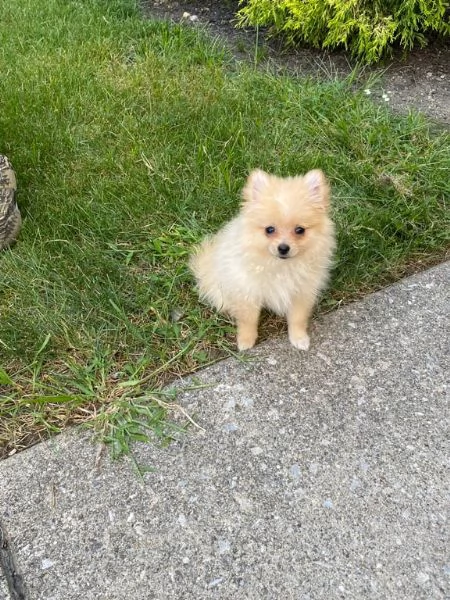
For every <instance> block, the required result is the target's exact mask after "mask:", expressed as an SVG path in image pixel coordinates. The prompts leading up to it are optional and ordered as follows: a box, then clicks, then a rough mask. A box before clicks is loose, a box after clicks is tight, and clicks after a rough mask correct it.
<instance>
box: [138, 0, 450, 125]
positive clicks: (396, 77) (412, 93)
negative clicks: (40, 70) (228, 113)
mask: <svg viewBox="0 0 450 600" xmlns="http://www.w3.org/2000/svg"><path fill="white" fill-rule="evenodd" d="M238 4H239V3H238V0H221V1H220V0H197V1H196V2H195V1H190V2H184V1H182V0H141V5H142V8H143V10H144V13H145V14H146V15H148V16H149V17H153V18H166V19H171V20H173V21H176V22H180V21H184V22H186V23H189V24H191V25H192V26H193V27H198V26H206V27H208V28H209V29H210V31H212V33H213V34H214V35H217V36H219V37H220V38H221V39H222V40H223V41H224V42H225V43H227V44H228V45H229V46H230V48H231V49H232V51H233V52H234V54H235V55H237V56H238V57H239V58H242V59H249V60H251V59H252V57H253V56H254V54H255V48H256V43H257V39H258V44H259V45H260V47H262V50H263V52H262V54H263V56H264V57H265V59H264V60H266V61H270V62H271V63H272V64H273V65H275V66H276V67H279V68H288V69H289V70H290V71H292V72H293V73H297V74H309V75H311V74H312V75H317V76H319V77H330V76H335V75H336V74H339V75H345V74H347V73H349V72H350V71H351V70H352V65H351V62H350V59H349V58H348V56H347V55H346V54H345V53H344V52H333V53H329V52H322V51H318V50H312V49H303V48H302V49H297V50H296V51H289V52H287V51H286V50H284V49H283V48H282V46H281V45H280V44H279V43H276V42H274V41H269V40H267V39H266V36H265V35H264V32H261V31H260V32H259V35H258V38H257V36H256V32H255V30H253V29H248V30H245V31H243V30H237V29H236V28H235V27H234V21H235V14H236V11H237V9H238ZM186 13H188V14H186ZM192 16H193V17H194V18H193V20H191V17H192ZM260 55H261V52H260ZM373 72H375V73H379V72H382V73H383V74H382V77H381V79H380V80H379V82H378V83H377V85H376V86H375V87H374V89H372V90H371V92H372V94H373V97H374V98H375V99H377V100H379V101H380V102H389V105H390V106H392V108H393V109H394V110H401V111H404V110H407V109H408V108H415V109H418V110H420V111H422V112H424V113H425V114H427V115H428V116H429V117H431V118H432V119H433V120H436V121H438V122H440V123H443V124H447V125H448V124H450V46H449V44H448V43H444V42H436V43H433V44H431V45H430V46H428V47H427V48H425V49H417V50H414V51H413V52H412V53H411V54H410V55H409V56H408V57H407V59H406V60H403V59H402V57H401V55H400V54H399V55H398V56H397V57H395V58H394V59H393V60H391V61H389V62H387V63H386V64H384V65H383V66H382V67H380V66H377V67H375V68H372V69H366V70H365V74H367V75H369V74H370V73H373ZM386 98H387V99H386Z"/></svg>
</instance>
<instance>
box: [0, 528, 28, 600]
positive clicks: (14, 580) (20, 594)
mask: <svg viewBox="0 0 450 600" xmlns="http://www.w3.org/2000/svg"><path fill="white" fill-rule="evenodd" d="M0 569H2V571H3V573H4V575H5V578H6V584H7V586H8V589H9V593H10V595H11V600H27V598H28V596H27V594H26V591H25V584H24V580H23V577H22V575H21V574H20V573H19V571H18V569H17V565H16V559H15V557H14V552H13V550H12V547H11V543H10V541H9V537H8V535H7V533H6V529H5V526H4V525H3V523H2V522H1V521H0Z"/></svg>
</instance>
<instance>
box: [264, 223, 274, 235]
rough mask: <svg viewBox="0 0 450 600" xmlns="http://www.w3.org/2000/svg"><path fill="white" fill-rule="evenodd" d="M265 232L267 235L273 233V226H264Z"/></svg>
mask: <svg viewBox="0 0 450 600" xmlns="http://www.w3.org/2000/svg"><path fill="white" fill-rule="evenodd" d="M266 233H267V234H268V235H272V233H275V227H272V225H269V227H266Z"/></svg>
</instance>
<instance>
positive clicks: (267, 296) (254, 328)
mask: <svg viewBox="0 0 450 600" xmlns="http://www.w3.org/2000/svg"><path fill="white" fill-rule="evenodd" d="M329 195H330V194H329V187H328V184H327V181H326V179H325V176H324V174H323V173H322V171H319V170H313V171H309V172H308V173H306V175H304V176H297V177H288V178H280V177H276V176H274V175H269V174H268V173H265V172H264V171H261V170H256V171H253V172H252V173H251V174H250V176H249V178H248V180H247V183H246V185H245V187H244V189H243V192H242V196H243V199H244V202H243V204H242V207H241V211H240V213H239V214H238V216H237V217H235V218H234V219H233V220H232V221H230V222H229V223H227V224H226V225H225V226H224V227H223V228H222V229H221V230H220V231H219V232H218V233H216V234H215V235H214V236H212V237H209V238H206V239H205V240H204V241H203V243H202V244H200V246H199V247H198V248H197V249H196V251H194V253H193V255H192V257H191V259H190V268H191V270H192V272H193V273H194V276H195V278H196V280H197V284H198V291H199V295H200V298H201V299H202V300H205V301H207V302H208V303H209V304H211V305H212V306H213V307H215V308H216V309H217V310H218V311H220V312H223V313H226V314H228V315H230V316H231V317H232V318H233V319H235V321H236V324H237V345H238V348H239V350H246V349H248V348H251V347H252V346H254V344H255V342H256V339H257V337H258V321H259V315H260V312H261V309H262V308H267V309H269V310H271V311H273V312H274V313H276V314H278V315H282V316H286V317H287V322H288V331H289V340H290V342H291V344H292V345H293V346H295V348H299V349H301V350H307V349H308V348H309V336H308V334H307V326H308V320H309V318H310V316H311V313H312V311H313V308H314V304H315V302H316V300H317V297H318V295H319V293H320V291H321V290H323V288H324V287H325V285H326V283H327V279H328V274H329V270H330V265H331V260H332V255H333V251H334V249H335V235H334V226H333V223H332V221H331V219H330V217H329Z"/></svg>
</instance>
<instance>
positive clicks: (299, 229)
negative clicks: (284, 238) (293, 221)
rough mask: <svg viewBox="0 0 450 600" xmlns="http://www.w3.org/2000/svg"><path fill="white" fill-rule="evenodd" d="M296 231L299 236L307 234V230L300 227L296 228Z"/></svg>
mask: <svg viewBox="0 0 450 600" xmlns="http://www.w3.org/2000/svg"><path fill="white" fill-rule="evenodd" d="M294 231H295V233H296V234H297V235H303V234H304V233H305V228H304V227H300V226H299V227H296V228H295V230H294Z"/></svg>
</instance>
